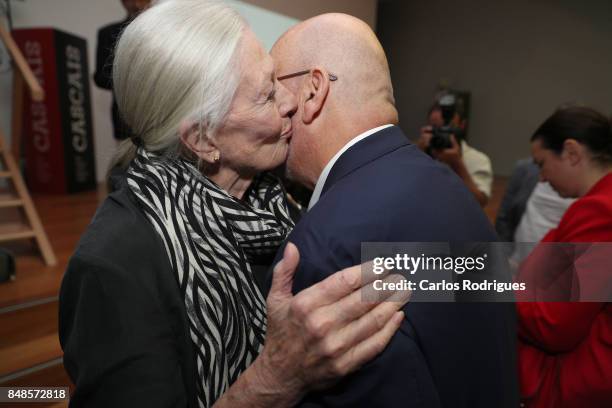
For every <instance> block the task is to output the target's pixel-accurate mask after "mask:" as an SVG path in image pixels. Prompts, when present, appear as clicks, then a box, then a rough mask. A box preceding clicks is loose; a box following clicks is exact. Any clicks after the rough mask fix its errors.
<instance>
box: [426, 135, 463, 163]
mask: <svg viewBox="0 0 612 408" xmlns="http://www.w3.org/2000/svg"><path fill="white" fill-rule="evenodd" d="M450 142H451V147H449V148H446V149H432V150H431V155H432V156H433V158H434V159H436V160H439V161H441V162H443V163H446V164H448V165H449V166H450V167H451V168H452V169H453V170H455V171H456V170H457V167H458V166H460V165H461V164H462V163H463V157H462V154H461V146H460V145H459V143H457V139H456V138H455V135H450Z"/></svg>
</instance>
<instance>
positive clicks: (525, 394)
mask: <svg viewBox="0 0 612 408" xmlns="http://www.w3.org/2000/svg"><path fill="white" fill-rule="evenodd" d="M531 142H532V143H531V147H532V155H533V158H534V160H535V162H536V163H537V164H538V165H539V167H540V178H541V180H542V181H548V182H549V183H550V184H551V185H552V187H553V188H554V189H555V190H556V191H557V192H558V193H559V194H560V195H561V196H563V197H580V199H579V200H577V201H576V202H575V203H574V204H573V205H572V206H571V207H570V208H569V209H568V210H567V212H566V213H565V215H564V216H563V218H562V219H561V221H560V223H559V226H558V227H557V228H555V229H553V230H551V231H550V232H549V233H548V234H547V235H546V236H545V237H544V239H543V242H572V243H578V242H612V129H611V123H610V120H609V119H608V118H606V117H605V116H603V115H601V114H600V113H598V112H596V111H594V110H592V109H588V108H567V109H563V110H559V111H557V112H555V113H554V114H553V115H552V116H551V117H550V118H548V119H547V120H546V121H545V122H544V123H543V124H542V125H541V126H540V127H539V128H538V130H537V131H536V132H535V133H534V135H533V137H532V138H531ZM606 257H610V255H608V254H606ZM549 261H550V259H549ZM527 262H529V259H528V260H527ZM607 266H608V268H612V266H611V263H608V264H607ZM527 269H529V268H527ZM611 270H612V269H610V270H608V271H605V275H604V276H603V282H601V283H603V284H604V285H608V286H609V285H610V281H611V279H612V272H611ZM528 273H529V271H526V268H522V270H521V272H520V274H519V279H521V278H524V277H525V276H522V275H524V274H528ZM517 305H518V315H519V373H520V375H521V379H520V380H521V395H522V399H523V402H524V403H525V404H524V406H527V407H535V408H549V407H555V408H559V407H572V408H573V407H580V408H583V407H588V408H594V407H612V307H611V306H610V303H602V302H574V303H552V302H549V303H537V302H532V303H518V304H517Z"/></svg>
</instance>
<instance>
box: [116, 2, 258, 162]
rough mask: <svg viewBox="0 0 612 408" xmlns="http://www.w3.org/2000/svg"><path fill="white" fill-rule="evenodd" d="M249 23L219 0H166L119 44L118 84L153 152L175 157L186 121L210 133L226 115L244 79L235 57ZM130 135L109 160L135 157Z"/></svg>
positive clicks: (123, 106) (125, 112) (122, 107)
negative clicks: (241, 79) (180, 128)
mask: <svg viewBox="0 0 612 408" xmlns="http://www.w3.org/2000/svg"><path fill="white" fill-rule="evenodd" d="M245 27H246V22H245V21H244V20H243V18H242V17H240V15H239V14H238V13H237V12H236V11H234V10H233V9H232V8H230V7H228V6H226V5H225V4H223V3H221V2H219V1H209V0H166V1H163V2H159V3H157V4H155V5H154V6H153V7H151V8H150V9H148V10H146V11H145V12H143V13H142V14H140V15H139V16H138V17H137V18H136V19H135V20H134V21H132V22H131V23H130V24H129V25H128V26H127V27H126V28H125V30H124V31H123V33H122V35H121V38H120V40H119V42H118V44H117V47H116V49H115V60H114V66H113V89H114V92H115V98H116V100H117V104H118V106H119V111H120V113H121V115H122V118H123V120H124V121H125V123H126V124H127V125H128V126H129V128H130V131H131V134H132V135H134V136H135V137H138V138H140V140H141V141H142V143H143V145H144V146H145V147H146V148H147V150H149V151H154V152H160V153H162V154H164V155H168V156H172V157H176V156H177V155H179V154H180V153H181V151H182V143H181V141H180V137H179V127H180V125H181V123H183V121H185V120H188V121H192V122H193V123H194V124H197V125H198V126H200V131H201V135H211V134H213V133H214V132H215V130H216V129H218V127H219V126H220V125H221V124H222V122H223V120H224V119H225V116H226V115H227V113H228V111H229V108H230V105H231V102H232V100H233V97H234V94H235V93H236V89H237V87H238V82H239V79H240V67H239V61H238V58H237V57H236V54H237V50H238V44H239V42H240V39H241V38H242V35H243V32H244V28H245ZM135 152H136V147H135V145H134V143H133V142H132V141H131V140H129V139H128V140H126V141H123V142H122V143H121V145H120V146H119V149H118V152H117V155H116V156H115V159H114V161H113V163H112V167H114V166H117V165H119V166H122V167H125V166H127V165H128V164H129V162H130V161H131V160H132V159H133V158H134V156H135Z"/></svg>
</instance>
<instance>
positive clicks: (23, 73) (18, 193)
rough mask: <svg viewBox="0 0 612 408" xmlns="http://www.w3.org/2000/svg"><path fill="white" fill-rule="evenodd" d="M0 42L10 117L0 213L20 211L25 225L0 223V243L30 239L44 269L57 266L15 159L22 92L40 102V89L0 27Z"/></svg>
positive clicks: (2, 142) (1, 157)
mask: <svg viewBox="0 0 612 408" xmlns="http://www.w3.org/2000/svg"><path fill="white" fill-rule="evenodd" d="M0 38H1V39H2V41H3V42H4V44H5V45H6V48H7V50H8V51H9V53H10V54H11V57H12V59H13V66H14V67H15V70H14V71H13V103H12V105H13V115H12V129H11V133H12V139H11V140H12V143H11V145H12V149H11V150H12V151H11V150H9V149H7V146H6V139H5V137H4V134H2V132H1V131H0V161H1V162H2V163H0V164H1V168H0V179H3V180H6V181H8V183H7V184H9V187H11V189H12V190H14V191H10V192H5V193H2V194H0V209H8V208H11V207H12V208H17V209H19V210H22V211H23V213H24V215H25V223H24V222H22V221H21V218H23V217H21V216H20V217H19V218H20V220H17V221H15V220H13V221H8V222H7V221H3V222H2V224H1V225H0V242H4V241H14V240H20V239H32V238H33V239H34V240H35V242H36V244H37V245H38V248H39V249H40V252H41V254H42V257H43V260H44V261H45V263H46V264H47V265H48V266H54V265H55V264H56V263H57V259H56V257H55V253H54V252H53V248H52V247H51V243H50V242H49V238H47V234H46V233H45V230H44V228H43V226H42V223H41V222H40V217H39V216H38V212H37V211H36V207H35V206H34V203H33V202H32V198H31V197H30V193H29V192H28V189H27V187H26V184H25V182H24V181H23V177H22V175H21V171H20V169H19V166H18V165H17V162H16V161H15V158H19V157H20V156H21V131H22V115H23V90H24V86H25V85H27V87H28V89H29V91H30V95H31V97H32V100H34V101H42V100H44V98H45V92H44V90H43V89H42V88H41V87H40V85H39V83H38V81H37V80H36V77H35V76H34V74H33V73H32V70H31V69H30V66H29V65H28V63H27V62H26V60H25V58H24V57H23V55H22V54H21V51H20V50H19V48H18V47H17V44H15V42H14V41H13V38H12V37H11V35H10V33H9V32H7V31H6V30H5V29H4V27H2V26H0Z"/></svg>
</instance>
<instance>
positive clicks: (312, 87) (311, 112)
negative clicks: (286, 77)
mask: <svg viewBox="0 0 612 408" xmlns="http://www.w3.org/2000/svg"><path fill="white" fill-rule="evenodd" d="M302 92H303V94H302V97H303V99H302V100H303V102H302V103H303V114H302V121H303V122H304V123H311V122H312V121H313V120H314V119H315V118H316V117H317V116H319V113H321V110H322V109H323V105H324V104H325V99H326V98H327V94H328V93H329V76H328V73H327V71H325V70H324V69H322V68H319V67H316V68H314V69H313V70H312V72H311V73H310V76H309V78H308V79H307V80H306V81H304V87H303V88H302Z"/></svg>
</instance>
